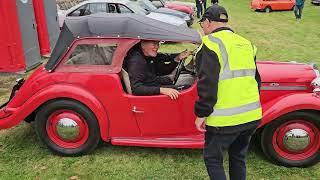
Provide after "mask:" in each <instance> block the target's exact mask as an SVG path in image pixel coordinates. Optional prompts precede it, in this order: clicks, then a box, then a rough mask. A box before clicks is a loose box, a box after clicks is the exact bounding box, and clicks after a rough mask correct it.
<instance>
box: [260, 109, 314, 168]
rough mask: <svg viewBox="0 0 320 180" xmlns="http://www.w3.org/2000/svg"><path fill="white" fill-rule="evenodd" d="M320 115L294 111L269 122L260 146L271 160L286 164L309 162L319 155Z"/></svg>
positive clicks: (312, 162) (301, 164)
mask: <svg viewBox="0 0 320 180" xmlns="http://www.w3.org/2000/svg"><path fill="white" fill-rule="evenodd" d="M319 129H320V116H319V115H317V114H314V113H308V112H294V113H290V114H287V115H285V116H282V117H280V118H278V119H276V120H274V121H273V122H271V123H269V124H268V125H267V126H266V127H265V128H264V129H263V132H262V135H261V147H262V149H263V151H264V153H265V154H266V155H267V156H268V157H269V158H270V159H271V160H273V161H274V162H276V163H278V164H281V165H285V166H310V165H312V164H315V163H317V162H319V159H320V152H319V147H320V130H319Z"/></svg>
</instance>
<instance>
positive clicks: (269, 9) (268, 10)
mask: <svg viewBox="0 0 320 180" xmlns="http://www.w3.org/2000/svg"><path fill="white" fill-rule="evenodd" d="M264 11H265V12H266V13H269V12H271V11H272V9H271V7H266V8H265V9H264Z"/></svg>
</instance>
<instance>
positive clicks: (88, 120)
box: [35, 100, 100, 156]
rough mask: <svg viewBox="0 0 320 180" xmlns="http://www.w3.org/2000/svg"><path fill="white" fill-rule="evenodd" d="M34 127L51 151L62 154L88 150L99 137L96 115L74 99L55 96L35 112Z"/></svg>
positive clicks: (81, 152) (75, 154) (67, 154)
mask: <svg viewBox="0 0 320 180" xmlns="http://www.w3.org/2000/svg"><path fill="white" fill-rule="evenodd" d="M35 129H36V132H37V134H38V136H39V138H40V140H41V141H42V142H43V143H44V144H45V145H46V146H47V147H48V148H49V149H50V150H51V151H53V152H54V153H57V154H59V155H64V156H77V155H82V154H85V153H88V152H90V151H91V150H93V149H95V148H96V147H97V145H98V143H99V140H100V130H99V125H98V122H97V120H96V118H95V115H94V114H93V113H92V112H91V111H90V110H89V109H88V108H87V107H86V106H84V105H83V104H81V103H79V102H77V101H73V100H56V101H52V102H49V103H47V104H45V105H43V106H42V107H41V108H40V109H39V111H38V113H37V115H36V119H35Z"/></svg>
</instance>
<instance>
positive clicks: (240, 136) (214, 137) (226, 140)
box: [203, 127, 256, 180]
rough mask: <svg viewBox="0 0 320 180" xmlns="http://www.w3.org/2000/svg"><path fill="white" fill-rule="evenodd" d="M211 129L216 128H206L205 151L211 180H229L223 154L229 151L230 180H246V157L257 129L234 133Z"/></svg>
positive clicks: (205, 159)
mask: <svg viewBox="0 0 320 180" xmlns="http://www.w3.org/2000/svg"><path fill="white" fill-rule="evenodd" d="M210 128H214V127H207V128H206V129H207V131H206V133H205V147H204V150H203V155H204V162H205V165H206V167H207V171H208V174H209V176H210V179H211V180H212V179H217V180H226V179H227V178H226V175H225V171H224V168H223V152H224V151H228V154H229V176H230V180H245V179H246V161H245V157H246V153H247V151H248V147H249V143H250V139H251V136H252V135H253V134H254V132H255V130H256V127H254V128H252V127H251V129H246V130H242V131H239V132H233V133H226V132H224V131H223V130H222V131H220V130H219V129H218V130H217V129H216V130H215V131H210ZM221 129H223V128H221Z"/></svg>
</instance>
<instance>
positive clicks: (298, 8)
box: [293, 5, 303, 19]
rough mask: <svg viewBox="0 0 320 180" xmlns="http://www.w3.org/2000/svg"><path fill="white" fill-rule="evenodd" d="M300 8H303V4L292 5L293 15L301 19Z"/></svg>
mask: <svg viewBox="0 0 320 180" xmlns="http://www.w3.org/2000/svg"><path fill="white" fill-rule="evenodd" d="M302 10H303V5H296V6H295V7H294V10H293V11H294V15H295V16H296V19H301V17H302Z"/></svg>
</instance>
